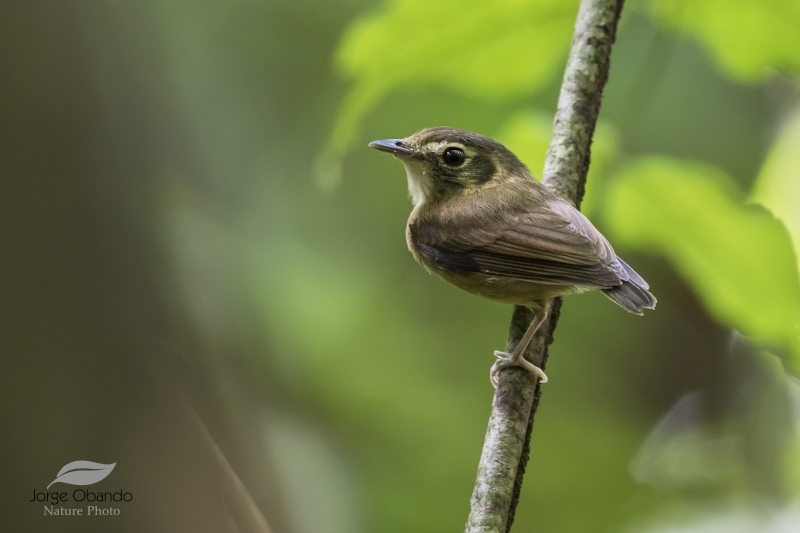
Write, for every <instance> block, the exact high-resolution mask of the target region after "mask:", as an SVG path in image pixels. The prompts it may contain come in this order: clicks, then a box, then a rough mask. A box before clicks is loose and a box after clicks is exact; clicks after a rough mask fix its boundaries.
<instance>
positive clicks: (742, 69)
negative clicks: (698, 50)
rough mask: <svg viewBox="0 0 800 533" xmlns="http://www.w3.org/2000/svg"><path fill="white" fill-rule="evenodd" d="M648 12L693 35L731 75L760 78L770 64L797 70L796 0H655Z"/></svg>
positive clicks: (799, 22) (799, 29)
mask: <svg viewBox="0 0 800 533" xmlns="http://www.w3.org/2000/svg"><path fill="white" fill-rule="evenodd" d="M651 5H652V14H653V17H654V18H655V20H656V21H658V22H661V23H662V24H664V25H666V26H667V27H670V28H673V29H676V30H680V31H683V32H685V33H688V34H689V35H692V36H694V37H695V38H696V39H698V40H699V41H700V42H702V43H704V44H705V45H706V46H708V47H709V49H710V50H711V52H712V54H713V56H714V58H715V59H716V60H717V62H718V63H719V64H720V65H721V66H722V68H723V69H724V70H725V71H727V72H728V73H729V74H731V75H733V76H734V77H737V78H739V79H742V80H748V81H757V80H759V79H762V78H764V77H765V76H766V75H767V74H768V73H769V70H768V69H770V68H775V69H779V70H785V71H787V72H790V73H800V2H798V1H797V0H655V1H653V2H652V4H651Z"/></svg>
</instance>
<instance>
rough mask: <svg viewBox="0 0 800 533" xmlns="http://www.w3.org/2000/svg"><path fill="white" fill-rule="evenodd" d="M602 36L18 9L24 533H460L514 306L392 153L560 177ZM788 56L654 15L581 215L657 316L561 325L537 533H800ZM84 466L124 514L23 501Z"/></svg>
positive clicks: (98, 6)
mask: <svg viewBox="0 0 800 533" xmlns="http://www.w3.org/2000/svg"><path fill="white" fill-rule="evenodd" d="M576 11H577V2H576V1H575V0H569V1H565V0H513V1H512V0H502V1H495V2H482V1H479V0H469V1H468V0H462V1H459V2H455V1H452V0H427V1H422V0H392V1H388V2H381V1H374V0H347V1H340V2H324V1H314V0H292V1H289V0H231V1H226V2H220V1H209V0H194V1H188V0H158V1H143V2H124V1H113V2H108V1H105V2H104V1H88V0H75V1H70V2H59V1H44V0H27V1H25V2H6V3H4V4H3V5H2V7H0V72H1V73H2V74H0V221H1V223H0V245H1V248H0V249H1V250H2V261H0V271H1V272H2V277H1V279H2V288H3V290H2V295H1V296H0V339H2V345H3V353H2V363H1V364H2V371H1V372H0V398H1V399H2V400H1V401H2V405H1V407H0V409H1V411H0V412H1V413H2V435H3V437H2V439H0V453H2V457H3V473H4V476H3V481H4V482H3V484H2V488H0V491H1V492H2V495H1V496H0V506H1V508H2V516H3V522H4V523H5V524H7V527H8V528H9V531H198V532H200V531H243V532H249V531H268V530H271V531H275V532H294V533H311V532H313V533H339V532H348V533H358V532H372V531H381V532H400V531H419V532H439V531H456V530H459V528H461V527H462V526H463V523H464V522H465V520H466V515H467V512H468V505H469V497H470V494H471V491H472V484H473V482H474V477H475V473H476V468H477V464H478V458H479V455H480V451H481V446H482V442H483V436H484V432H485V428H486V423H487V419H488V415H489V411H490V405H491V400H492V394H493V389H492V388H491V385H490V384H489V380H488V369H489V366H490V365H491V363H492V361H493V357H492V356H491V354H492V351H493V350H494V349H497V348H499V347H501V346H503V344H504V341H505V334H506V330H507V327H508V322H509V318H510V315H511V309H510V308H509V307H506V306H503V305H499V304H495V303H491V302H488V301H482V300H481V299H478V298H476V297H473V296H470V295H468V294H466V293H461V292H459V291H458V290H456V289H454V288H452V287H450V286H448V285H446V284H445V283H444V282H442V281H440V280H439V279H436V278H434V277H432V276H429V275H428V274H426V273H425V272H424V271H423V270H422V269H421V268H419V267H418V266H417V265H416V264H415V263H414V261H413V260H412V258H411V256H410V254H409V253H408V252H407V250H406V247H405V240H404V224H405V220H406V218H407V216H408V214H409V212H410V202H409V200H408V198H407V192H406V184H405V176H404V172H403V170H402V167H401V165H400V164H399V163H397V162H396V161H393V160H392V159H391V158H389V157H387V156H386V155H385V154H380V153H378V152H375V151H372V150H368V149H367V148H366V143H367V142H368V141H370V140H372V139H376V138H385V137H402V136H406V135H408V134H411V133H413V132H414V131H416V130H418V129H420V128H422V127H426V126H434V125H450V126H455V127H460V128H466V129H470V130H474V131H477V132H480V133H482V134H485V135H489V136H493V137H496V138H498V139H500V140H501V141H503V142H505V143H506V144H507V145H508V146H509V147H510V148H512V149H513V150H514V151H516V152H517V153H518V154H519V155H520V156H521V157H522V159H523V160H524V161H526V162H527V163H528V164H529V166H530V167H531V169H532V170H533V172H534V174H537V175H538V174H539V173H540V170H541V168H542V164H543V161H544V156H545V152H546V149H547V144H548V142H549V132H550V128H551V123H552V114H553V111H554V109H555V105H556V101H557V96H558V90H559V86H560V80H561V75H562V73H563V65H564V64H565V59H566V53H567V51H568V47H569V42H570V39H571V34H572V27H573V24H574V18H575V14H576ZM797 28H800V3H798V2H797V1H796V0H759V1H756V0H736V1H730V0H729V1H722V0H652V2H647V1H644V0H641V1H635V0H630V1H629V2H627V5H626V7H625V12H624V14H623V20H622V23H621V27H620V30H619V34H618V42H617V44H616V46H615V48H614V52H613V56H612V71H611V77H610V82H609V85H608V87H607V89H606V98H605V100H604V103H603V108H602V113H601V119H600V120H601V122H600V124H599V126H598V130H597V135H596V138H595V144H594V148H593V158H592V161H593V164H592V168H591V171H590V175H589V183H588V189H587V195H586V199H585V203H584V206H583V208H584V211H585V212H586V213H587V214H588V216H589V217H590V218H591V219H592V220H593V221H594V222H595V224H596V225H597V226H598V228H599V229H600V230H601V231H603V232H604V233H605V234H606V235H607V236H608V237H609V239H610V240H611V242H612V243H613V244H614V246H615V249H616V250H617V252H618V253H619V254H620V255H622V256H623V257H624V258H625V259H626V261H627V262H629V263H630V264H631V265H633V266H634V267H635V268H636V269H637V271H638V272H640V273H641V274H642V275H643V276H644V277H645V278H646V279H647V280H648V281H649V282H650V285H651V287H652V289H653V292H654V293H655V294H656V295H657V297H658V299H659V304H658V309H657V310H656V311H654V312H651V313H648V314H647V315H646V316H644V317H636V316H633V315H629V314H627V313H625V312H624V311H622V310H621V309H619V308H617V307H616V306H614V305H612V304H611V303H610V302H608V301H607V300H606V299H605V298H604V297H603V296H602V295H598V294H587V295H581V296H578V297H569V298H567V299H566V301H565V305H564V309H563V311H562V316H561V321H560V323H559V327H558V330H557V332H556V342H555V344H554V345H553V347H552V349H551V358H550V361H549V363H548V375H549V376H550V378H551V382H550V383H548V384H547V385H546V386H545V389H544V396H543V400H542V404H541V406H540V409H539V413H538V415H537V420H536V426H535V431H534V436H533V441H532V458H531V462H530V464H529V466H528V473H527V475H526V480H525V485H524V488H523V491H522V499H521V502H520V505H519V508H518V510H517V515H516V516H517V518H516V523H515V526H514V527H515V531H517V530H518V531H531V530H535V531H541V532H587V533H588V532H598V531H609V532H610V531H613V532H642V533H651V532H653V533H656V532H658V533H661V532H670V533H673V532H675V533H677V532H687V533H688V532H692V533H693V532H698V533H700V532H703V533H706V532H708V533H710V532H717V531H725V532H730V531H737V532H751V531H753V532H755V531H759V532H772V531H775V532H778V531H780V532H788V531H798V530H800V497H799V496H800V446H798V440H797V439H798V421H800V419H798V415H800V410H799V409H800V387H799V386H798V381H797V380H796V379H795V377H794V375H796V373H797V370H798V369H799V368H800V340H798V339H800V334H799V330H798V323H799V318H800V283H799V282H798V264H797V259H796V253H795V248H796V247H797V246H798V244H800V170H799V169H800V107H798V104H799V103H800V91H799V90H798V75H800V31H798V30H797ZM77 459H84V460H91V461H96V462H100V463H112V462H116V464H117V466H116V467H115V470H114V472H113V473H112V474H111V476H110V477H109V478H107V479H106V480H104V481H103V482H101V484H98V485H96V487H97V488H98V490H99V489H100V488H102V489H103V490H115V491H116V490H118V489H123V490H125V491H128V492H131V493H132V494H133V495H134V500H133V501H132V502H131V503H129V504H125V505H120V506H119V507H121V509H122V514H121V515H120V516H119V517H103V518H100V519H94V520H90V519H88V518H80V517H71V518H66V517H61V518H55V517H45V516H42V514H43V513H42V508H41V507H42V506H41V504H33V503H29V500H30V498H31V496H30V494H31V489H35V490H44V488H45V487H46V486H47V484H48V483H49V482H50V481H51V480H52V479H53V478H54V477H55V474H56V473H57V471H58V470H59V469H60V468H61V466H63V465H64V464H66V463H68V462H70V461H74V460H77ZM65 490H69V489H68V488H67V489H65Z"/></svg>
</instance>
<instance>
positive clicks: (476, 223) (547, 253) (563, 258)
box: [412, 198, 629, 288]
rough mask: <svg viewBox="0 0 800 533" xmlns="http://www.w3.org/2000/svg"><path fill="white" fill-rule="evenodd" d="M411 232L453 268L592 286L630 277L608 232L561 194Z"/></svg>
mask: <svg viewBox="0 0 800 533" xmlns="http://www.w3.org/2000/svg"><path fill="white" fill-rule="evenodd" d="M412 235H413V238H414V244H415V246H416V248H417V251H418V253H420V254H421V255H423V256H424V257H425V259H427V260H428V261H430V262H431V263H433V264H435V265H437V266H439V267H442V268H446V269H450V270H461V271H472V272H482V273H484V274H487V275H492V276H501V277H511V278H519V279H524V280H528V281H533V282H538V283H544V284H551V285H576V286H580V287H589V288H610V287H614V286H617V285H620V284H621V283H622V282H623V281H625V280H627V279H629V275H628V274H627V272H626V271H625V269H624V268H623V266H622V265H621V264H620V262H619V261H618V260H617V257H616V255H615V254H614V250H613V249H612V248H611V245H610V244H609V243H608V241H607V240H606V238H605V237H603V235H602V234H601V233H600V232H599V231H597V229H596V228H595V227H594V226H593V225H592V223H591V222H589V220H588V219H587V218H586V217H585V216H583V215H582V214H581V213H580V211H578V210H577V209H575V208H574V207H572V206H571V205H570V204H568V203H567V202H565V201H564V200H562V199H560V198H552V199H549V200H548V201H546V202H544V203H542V204H540V205H536V206H529V207H527V208H525V209H524V210H522V211H520V212H517V213H513V212H512V213H510V212H507V211H504V210H500V209H498V210H496V211H494V212H492V213H491V214H490V215H489V216H484V217H480V218H479V219H476V220H473V221H472V222H471V223H470V224H464V222H463V221H458V220H445V221H442V220H439V221H431V223H430V224H427V225H426V227H425V228H417V230H416V231H415V230H414V229H413V228H412Z"/></svg>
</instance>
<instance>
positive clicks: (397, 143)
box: [369, 127, 530, 205]
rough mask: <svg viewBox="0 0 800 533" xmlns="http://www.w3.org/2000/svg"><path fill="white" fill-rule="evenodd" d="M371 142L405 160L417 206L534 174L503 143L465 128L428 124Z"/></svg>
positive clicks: (411, 191) (375, 146)
mask: <svg viewBox="0 0 800 533" xmlns="http://www.w3.org/2000/svg"><path fill="white" fill-rule="evenodd" d="M369 146H371V147H372V148H375V149H376V150H380V151H382V152H388V153H390V154H392V155H394V156H395V157H397V158H398V159H399V160H400V161H401V162H402V163H403V165H405V167H406V173H407V174H408V192H409V194H410V195H411V198H412V200H413V202H414V205H420V204H423V203H431V202H437V201H441V200H445V199H447V198H451V197H453V196H457V195H460V194H464V193H465V192H467V191H475V190H477V189H483V188H487V187H492V186H494V185H498V184H500V183H502V182H503V181H504V180H506V179H510V178H512V177H514V176H516V177H526V178H530V171H529V170H528V168H527V167H526V166H525V165H524V164H523V163H522V162H521V161H520V160H519V159H517V157H516V156H515V155H514V154H513V153H511V151H510V150H508V149H507V148H506V147H505V146H503V145H502V144H500V143H499V142H497V141H494V140H492V139H489V138H488V137H484V136H483V135H478V134H477V133H472V132H470V131H466V130H459V129H455V128H446V127H437V128H426V129H424V130H420V131H418V132H417V133H415V134H414V135H411V136H410V137H406V138H405V139H383V140H380V141H372V142H371V143H369Z"/></svg>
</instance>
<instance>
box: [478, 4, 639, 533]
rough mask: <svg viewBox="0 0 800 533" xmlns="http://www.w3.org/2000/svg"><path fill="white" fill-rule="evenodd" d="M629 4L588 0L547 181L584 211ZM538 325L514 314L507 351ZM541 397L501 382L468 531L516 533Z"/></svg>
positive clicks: (514, 378)
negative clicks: (594, 144)
mask: <svg viewBox="0 0 800 533" xmlns="http://www.w3.org/2000/svg"><path fill="white" fill-rule="evenodd" d="M623 3H624V0H582V2H581V5H580V8H579V10H578V18H577V21H576V23H575V33H574V35H573V39H572V48H571V50H570V54H569V60H568V61H567V67H566V71H565V73H564V81H563V83H562V85H561V94H560V96H559V99H558V111H557V112H556V117H555V123H554V126H553V137H552V140H551V141H550V148H549V150H548V151H547V160H546V161H545V165H544V172H543V177H542V181H543V182H544V183H545V184H546V185H547V186H548V187H550V188H551V189H552V190H553V191H555V192H556V193H557V194H559V195H560V196H561V197H563V198H564V199H566V200H568V201H570V202H571V203H572V204H573V205H575V206H578V207H580V203H581V200H582V199H583V193H584V187H585V184H586V173H587V172H588V170H589V161H590V146H591V143H592V135H593V134H594V128H595V124H596V123H597V116H598V115H599V113H600V103H601V101H602V96H603V88H604V87H605V84H606V81H607V80H608V72H609V68H610V64H611V47H612V45H613V44H614V40H615V38H616V33H617V24H618V22H619V18H620V14H621V12H622V6H623ZM560 309H561V299H560V298H557V299H556V300H555V301H554V302H553V304H552V306H551V311H550V314H549V316H548V319H547V320H546V321H545V322H544V323H543V324H542V326H541V327H540V328H539V331H538V332H537V333H536V336H535V337H534V339H533V341H532V342H531V344H530V345H529V346H528V349H527V350H526V352H525V357H526V358H527V359H528V360H530V361H531V362H533V364H535V365H537V366H539V367H540V368H544V367H545V365H546V363H547V356H548V346H550V344H551V343H552V342H553V331H554V330H555V327H556V323H557V322H558V316H559V313H560ZM531 318H532V316H531V312H530V311H529V310H528V309H526V308H524V307H516V308H515V309H514V315H513V317H512V320H511V327H510V330H509V335H508V342H507V345H506V350H507V351H511V350H513V348H514V346H516V344H517V342H519V339H520V338H521V337H522V335H523V333H524V332H525V330H526V329H527V327H528V324H530V321H531ZM540 396H541V385H540V384H539V383H538V380H536V379H535V377H534V376H533V375H532V374H530V373H529V372H526V371H525V370H522V369H520V368H511V369H508V370H504V371H503V372H502V373H501V374H500V382H499V384H498V387H497V391H496V392H495V395H494V401H493V402H492V414H491V416H490V418H489V427H488V429H487V430H486V440H485V441H484V445H483V452H482V454H481V460H480V464H479V466H478V478H477V480H476V482H475V489H474V490H473V493H472V498H471V500H470V506H471V511H470V515H469V519H468V520H467V525H466V529H465V531H467V532H468V533H477V532H482V533H487V532H492V533H495V532H496V533H502V532H507V531H510V529H511V525H512V524H513V521H514V514H515V510H516V504H517V501H518V499H519V492H520V489H521V487H522V477H523V475H524V473H525V469H526V466H527V462H528V458H529V452H530V448H529V445H530V437H531V431H532V430H533V419H534V415H535V413H536V409H537V407H538V405H539V398H540Z"/></svg>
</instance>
